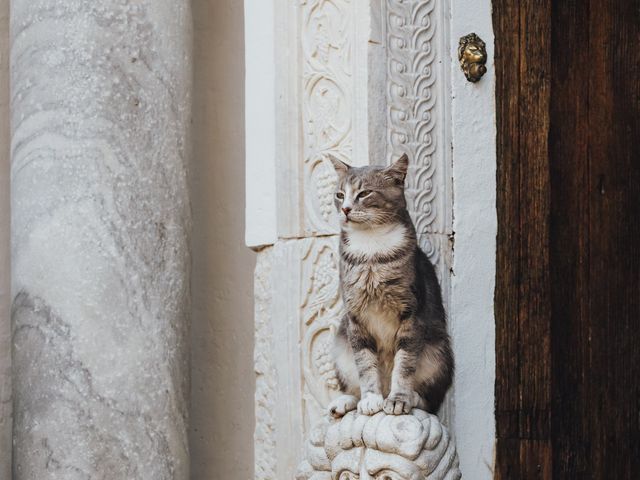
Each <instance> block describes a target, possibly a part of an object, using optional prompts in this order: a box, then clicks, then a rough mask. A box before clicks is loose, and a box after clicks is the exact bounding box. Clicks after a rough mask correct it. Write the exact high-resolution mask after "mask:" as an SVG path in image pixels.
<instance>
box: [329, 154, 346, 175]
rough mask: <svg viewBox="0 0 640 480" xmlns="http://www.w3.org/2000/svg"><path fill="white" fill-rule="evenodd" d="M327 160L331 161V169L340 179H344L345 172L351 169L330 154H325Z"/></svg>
mask: <svg viewBox="0 0 640 480" xmlns="http://www.w3.org/2000/svg"><path fill="white" fill-rule="evenodd" d="M327 158H328V159H329V160H330V161H331V164H332V165H333V168H334V169H335V170H336V173H337V174H338V176H339V177H340V178H342V177H344V176H345V175H346V174H347V171H348V170H349V169H350V168H351V167H350V166H349V165H347V164H346V163H344V162H343V161H342V160H340V159H339V158H336V157H334V156H333V155H331V154H330V153H328V154H327Z"/></svg>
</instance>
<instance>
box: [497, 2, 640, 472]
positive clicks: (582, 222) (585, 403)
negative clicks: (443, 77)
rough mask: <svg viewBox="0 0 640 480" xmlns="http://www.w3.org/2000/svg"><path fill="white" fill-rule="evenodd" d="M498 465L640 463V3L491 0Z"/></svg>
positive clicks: (598, 468) (535, 468)
mask: <svg viewBox="0 0 640 480" xmlns="http://www.w3.org/2000/svg"><path fill="white" fill-rule="evenodd" d="M494 29H495V33H496V77H497V86H496V98H497V118H498V141H497V150H498V152H497V153H498V179H497V180H498V222H499V227H498V251H497V272H498V278H497V280H496V328H497V332H496V334H497V335H496V349H497V352H496V358H497V372H496V418H497V437H498V438H497V455H496V478H503V479H520V478H522V479H525V478H527V479H528V478H572V479H574V478H594V479H600V478H602V479H604V478H621V479H622V478H625V479H627V478H638V477H639V476H640V460H639V456H638V452H639V451H640V443H639V442H640V435H639V418H638V406H639V405H640V395H639V391H638V389H639V387H638V384H639V382H638V378H640V354H639V352H640V349H638V348H637V346H636V345H635V343H636V342H635V339H637V335H638V333H637V332H638V331H639V330H640V227H639V222H638V214H639V210H640V147H639V145H640V138H639V136H640V75H639V72H640V67H639V66H640V54H639V52H640V49H639V48H638V45H639V44H640V3H639V2H638V1H637V0H619V1H614V0H609V1H596V0H592V1H591V2H577V1H533V0H525V1H515V0H499V1H497V2H494Z"/></svg>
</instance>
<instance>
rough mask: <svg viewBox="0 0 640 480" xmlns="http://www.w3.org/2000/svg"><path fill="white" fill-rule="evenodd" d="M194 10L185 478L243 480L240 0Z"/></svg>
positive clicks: (247, 419) (248, 465) (246, 294)
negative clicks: (187, 465)
mask: <svg viewBox="0 0 640 480" xmlns="http://www.w3.org/2000/svg"><path fill="white" fill-rule="evenodd" d="M192 8H193V17H194V33H195V35H194V52H193V68H194V86H193V155H192V159H191V162H190V173H191V188H190V190H191V204H192V210H193V234H192V237H191V238H192V242H191V246H192V247H191V248H192V252H193V259H194V261H193V267H192V272H191V302H192V303H191V307H192V309H191V408H190V412H189V418H190V425H189V451H190V454H191V478H192V479H193V480H222V479H225V480H227V479H228V480H249V479H253V478H254V475H253V451H254V448H253V429H254V420H253V415H252V414H251V412H252V411H253V396H254V395H253V394H254V376H253V335H254V328H253V322H252V321H251V318H252V316H253V304H254V300H253V269H254V267H255V256H256V255H255V253H254V252H252V251H251V250H250V249H248V248H247V247H246V246H245V243H244V236H245V229H244V218H243V214H244V204H245V192H244V186H245V163H244V152H245V150H244V88H243V82H244V75H245V70H244V28H243V22H244V18H243V4H242V2H239V1H238V0H194V1H193V2H192ZM123 480H124V479H123Z"/></svg>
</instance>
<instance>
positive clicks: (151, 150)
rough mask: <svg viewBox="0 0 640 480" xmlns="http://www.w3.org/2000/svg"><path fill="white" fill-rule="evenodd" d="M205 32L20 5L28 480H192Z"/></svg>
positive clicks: (15, 27)
mask: <svg viewBox="0 0 640 480" xmlns="http://www.w3.org/2000/svg"><path fill="white" fill-rule="evenodd" d="M190 22H191V19H190V10H189V1H188V0H100V1H92V0H14V1H12V4H11V27H12V31H11V34H12V46H11V67H12V73H11V87H12V115H11V116H12V139H11V148H12V166H11V180H12V223H13V225H12V227H13V229H12V261H13V272H12V296H13V310H12V312H13V313H12V318H13V362H14V382H13V383H14V385H13V392H14V465H13V469H14V479H15V480H21V479H25V480H27V479H28V480H33V479H38V480H46V479H52V478H56V479H89V478H91V479H144V480H149V479H186V478H188V446H187V435H186V433H187V426H186V422H187V395H188V380H187V379H188V370H187V366H188V358H187V345H186V342H187V338H188V336H187V331H188V307H189V305H188V303H189V301H188V299H189V281H188V278H189V275H188V273H189V272H188V271H189V263H190V253H189V230H190V213H189V201H188V191H187V176H186V170H185V169H186V163H187V157H188V153H189V152H188V145H189V141H188V129H189V116H190V100H189V90H190V81H191V64H190V63H191V62H190V49H191V23H190Z"/></svg>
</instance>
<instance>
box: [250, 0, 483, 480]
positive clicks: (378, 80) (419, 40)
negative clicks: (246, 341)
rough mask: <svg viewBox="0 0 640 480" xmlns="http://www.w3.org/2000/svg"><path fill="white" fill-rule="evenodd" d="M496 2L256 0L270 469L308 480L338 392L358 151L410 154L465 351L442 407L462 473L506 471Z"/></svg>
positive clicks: (259, 243) (263, 430) (265, 469)
mask: <svg viewBox="0 0 640 480" xmlns="http://www.w3.org/2000/svg"><path fill="white" fill-rule="evenodd" d="M490 9H491V6H490V1H489V0H482V1H480V2H478V1H473V0H464V1H460V2H450V1H438V0H295V1H293V0H271V1H264V0H245V49H246V68H247V70H246V84H245V89H246V155H247V159H246V162H247V163H246V166H247V177H246V178H247V181H246V189H247V197H246V199H247V204H246V242H247V245H248V246H249V247H251V248H254V249H256V250H258V252H259V253H258V260H257V267H256V273H255V302H256V303H255V325H256V337H255V368H256V431H255V432H256V433H255V466H256V475H255V477H256V478H257V479H276V478H293V472H294V471H295V467H296V465H297V464H298V463H299V461H300V459H301V458H302V451H303V445H304V440H305V439H306V438H307V436H308V434H309V432H310V430H311V427H312V426H313V425H314V424H315V423H316V422H317V421H318V419H319V418H320V416H321V415H323V414H324V409H325V407H326V405H327V404H328V402H329V400H330V398H332V397H333V396H334V395H336V394H337V382H336V378H335V376H334V372H333V367H332V362H331V360H330V353H329V345H330V341H331V335H332V332H333V330H334V329H335V328H336V326H337V324H338V322H339V319H340V315H341V301H340V297H339V292H338V264H337V261H338V257H337V233H338V224H337V216H336V215H335V214H334V207H333V187H334V185H335V181H336V176H335V174H334V172H333V169H332V167H331V165H330V163H329V162H328V159H327V154H329V153H331V154H332V155H334V156H336V157H338V158H341V159H343V160H344V161H345V162H347V163H349V164H351V165H367V164H369V163H372V164H387V163H389V161H390V160H391V159H393V158H397V157H398V156H400V155H401V154H402V153H407V154H408V155H409V158H410V162H411V163H410V168H409V174H408V177H407V190H406V191H407V200H408V208H409V211H410V213H411V216H412V219H413V220H414V223H415V224H416V228H417V231H418V234H419V241H420V245H421V247H422V248H423V249H424V250H425V251H426V252H427V253H428V255H429V258H430V259H431V261H432V262H433V263H434V264H435V265H436V270H437V272H438V275H439V277H440V280H441V284H442V289H443V296H444V298H445V302H446V307H447V311H448V313H449V318H450V322H449V323H450V324H449V327H450V330H451V334H452V337H453V342H454V349H455V352H456V361H457V375H456V381H455V384H454V389H453V390H452V392H451V393H450V395H449V398H448V401H447V402H446V405H445V407H444V409H443V410H444V411H443V412H441V417H442V418H443V419H444V422H445V423H448V424H449V425H450V426H451V430H452V432H453V434H454V435H455V436H457V437H458V438H457V442H458V450H459V454H460V460H461V468H462V471H463V473H464V472H465V466H466V467H467V470H471V469H473V470H471V471H474V472H475V475H478V476H474V478H491V477H492V475H491V471H492V463H493V438H494V426H493V422H494V420H493V379H494V365H495V362H494V331H493V330H494V321H493V305H492V302H493V285H494V276H495V268H494V263H495V253H494V250H495V228H496V226H495V126H494V117H495V108H494V104H493V100H494V99H493V81H494V80H493V61H492V53H493V41H492V40H493V37H492V31H491V17H490ZM470 31H476V33H478V34H479V35H480V36H481V37H482V38H484V40H485V41H486V42H487V47H488V50H489V64H488V67H489V68H488V70H489V71H488V73H487V75H486V76H485V78H483V80H482V81H481V82H479V83H478V84H470V83H468V82H466V80H465V78H464V75H463V74H462V72H461V71H460V70H459V66H458V64H457V58H456V55H455V50H456V48H457V39H458V38H459V37H460V36H462V35H465V34H467V33H470ZM454 191H455V197H454ZM454 200H455V201H454ZM454 232H455V235H454ZM454 249H455V255H454ZM483 472H486V473H483Z"/></svg>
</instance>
